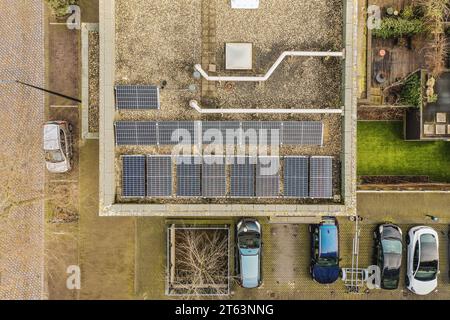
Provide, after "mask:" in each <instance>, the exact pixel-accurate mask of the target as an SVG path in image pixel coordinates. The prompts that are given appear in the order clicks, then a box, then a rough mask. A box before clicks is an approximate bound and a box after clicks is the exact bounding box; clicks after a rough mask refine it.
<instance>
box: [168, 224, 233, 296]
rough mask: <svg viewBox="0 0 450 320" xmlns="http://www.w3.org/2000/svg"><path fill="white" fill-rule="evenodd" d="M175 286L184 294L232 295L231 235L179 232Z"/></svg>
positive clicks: (212, 231) (190, 231)
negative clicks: (229, 256) (229, 272)
mask: <svg viewBox="0 0 450 320" xmlns="http://www.w3.org/2000/svg"><path fill="white" fill-rule="evenodd" d="M175 259H176V260H175V279H174V283H173V287H174V288H176V289H180V291H181V292H183V294H186V295H189V296H199V295H202V294H227V293H228V285H227V284H228V236H227V232H224V230H215V229H211V230H207V229H197V230H196V229H178V230H177V234H176V244H175Z"/></svg>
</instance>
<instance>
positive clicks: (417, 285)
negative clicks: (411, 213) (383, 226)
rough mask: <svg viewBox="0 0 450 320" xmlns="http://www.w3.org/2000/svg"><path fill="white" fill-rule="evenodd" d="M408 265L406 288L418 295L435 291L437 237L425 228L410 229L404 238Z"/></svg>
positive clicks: (437, 264)
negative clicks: (406, 246)
mask: <svg viewBox="0 0 450 320" xmlns="http://www.w3.org/2000/svg"><path fill="white" fill-rule="evenodd" d="M406 243H407V245H408V264H407V270H406V286H407V288H408V290H410V291H412V292H414V293H415V294H418V295H426V294H429V293H431V292H433V291H434V290H436V288H437V285H438V281H437V278H438V275H439V237H438V234H437V232H436V231H435V230H434V229H433V228H430V227H427V226H418V227H414V228H411V229H410V230H409V232H408V235H407V236H406Z"/></svg>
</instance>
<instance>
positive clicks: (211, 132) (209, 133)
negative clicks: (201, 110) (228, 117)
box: [202, 121, 241, 144]
mask: <svg viewBox="0 0 450 320" xmlns="http://www.w3.org/2000/svg"><path fill="white" fill-rule="evenodd" d="M240 127H241V123H240V122H239V121H203V123H202V137H203V138H204V140H205V141H203V142H204V144H209V143H223V144H224V143H226V142H227V130H228V131H229V133H230V134H232V133H233V132H234V131H235V130H237V129H240ZM219 132H220V133H221V135H222V141H220V140H218V141H215V140H214V138H215V137H213V136H216V135H217V134H218V133H219ZM235 143H237V142H236V139H235V141H234V142H233V144H235Z"/></svg>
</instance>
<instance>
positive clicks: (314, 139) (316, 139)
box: [282, 121, 323, 146]
mask: <svg viewBox="0 0 450 320" xmlns="http://www.w3.org/2000/svg"><path fill="white" fill-rule="evenodd" d="M282 137H283V138H282V142H283V144H287V145H319V146H321V145H322V142H323V124H322V122H320V121H287V122H283V134H282Z"/></svg>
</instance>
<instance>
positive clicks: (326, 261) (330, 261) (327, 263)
mask: <svg viewBox="0 0 450 320" xmlns="http://www.w3.org/2000/svg"><path fill="white" fill-rule="evenodd" d="M337 262H338V261H337V258H336V257H327V256H321V257H319V259H318V260H317V264H318V265H319V266H322V267H332V266H336V265H337Z"/></svg>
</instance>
